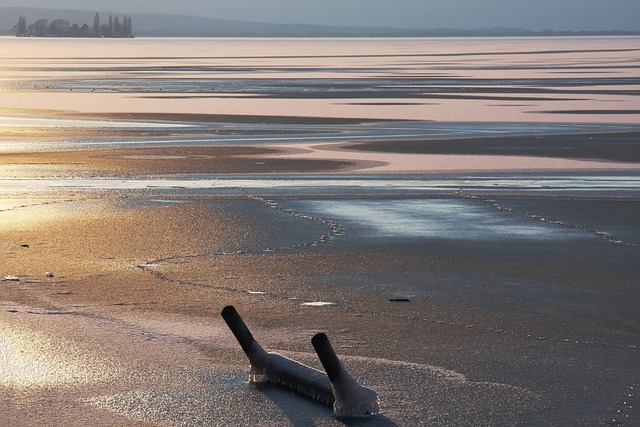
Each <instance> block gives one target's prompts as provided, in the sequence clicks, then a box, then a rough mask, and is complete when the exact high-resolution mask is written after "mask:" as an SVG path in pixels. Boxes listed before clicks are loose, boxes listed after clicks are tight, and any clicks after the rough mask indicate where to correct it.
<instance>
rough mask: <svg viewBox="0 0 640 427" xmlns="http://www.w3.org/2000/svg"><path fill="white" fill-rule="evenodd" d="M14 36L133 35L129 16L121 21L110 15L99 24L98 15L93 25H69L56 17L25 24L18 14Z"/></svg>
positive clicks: (94, 18) (25, 20)
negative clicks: (53, 19) (105, 21)
mask: <svg viewBox="0 0 640 427" xmlns="http://www.w3.org/2000/svg"><path fill="white" fill-rule="evenodd" d="M14 30H15V32H16V37H27V36H32V37H120V38H123V37H127V38H130V37H133V27H132V25H131V18H129V17H127V16H124V17H123V18H122V21H120V18H119V17H118V16H115V18H114V16H113V15H110V16H109V21H108V23H107V24H102V25H101V24H100V15H98V14H97V13H96V14H95V16H94V17H93V27H89V25H87V24H83V25H82V26H79V25H78V24H77V23H74V24H73V25H71V24H70V23H69V21H67V20H66V19H56V20H55V21H53V22H51V24H49V21H48V20H47V19H38V20H37V21H36V22H34V23H33V24H31V25H27V19H26V18H25V17H24V16H20V18H19V19H18V24H17V25H16V26H15V27H14Z"/></svg>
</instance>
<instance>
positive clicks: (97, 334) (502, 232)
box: [0, 38, 640, 426]
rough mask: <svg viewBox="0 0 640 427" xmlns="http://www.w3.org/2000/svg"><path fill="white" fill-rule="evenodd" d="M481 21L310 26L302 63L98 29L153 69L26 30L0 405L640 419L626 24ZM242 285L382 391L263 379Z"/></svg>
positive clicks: (6, 240)
mask: <svg viewBox="0 0 640 427" xmlns="http://www.w3.org/2000/svg"><path fill="white" fill-rule="evenodd" d="M471 41H472V42H473V43H472V44H470V45H465V46H463V47H460V46H458V45H457V44H456V43H459V41H450V40H445V41H433V42H432V43H433V44H432V45H426V44H424V43H422V42H421V41H416V40H383V41H380V42H379V43H380V45H377V46H375V48H374V47H373V46H372V45H370V44H367V43H364V44H363V43H362V41H359V40H353V41H349V40H346V41H345V40H342V41H340V42H339V43H337V44H335V43H329V42H328V41H322V40H320V41H306V42H304V43H308V44H310V45H312V46H313V48H314V49H316V50H314V51H313V52H315V55H317V56H314V55H309V56H308V57H306V56H305V58H302V59H304V61H303V62H302V63H298V62H297V61H301V60H302V59H301V58H299V57H295V58H294V57H289V56H286V55H284V54H282V53H281V52H280V53H278V52H276V53H278V54H274V56H270V54H269V52H268V51H265V52H263V50H264V48H265V44H264V43H266V42H267V41H262V40H256V41H247V40H228V41H220V42H219V44H220V45H221V46H222V47H225V46H226V48H228V49H230V51H231V52H233V51H234V50H233V49H234V48H235V47H237V45H238V44H240V45H241V46H244V47H245V48H246V47H247V46H249V47H251V49H255V52H257V53H255V52H254V53H255V54H254V55H249V57H247V58H244V57H233V58H232V57H231V56H229V57H227V56H223V58H227V59H220V54H219V53H218V52H217V51H215V52H214V50H213V49H214V47H213V46H212V45H211V44H210V43H209V41H208V40H191V41H187V42H188V43H190V44H191V45H190V46H192V47H194V48H197V49H205V50H206V51H207V52H209V53H210V55H208V56H203V57H202V58H200V59H199V61H203V63H200V62H198V64H197V66H196V65H193V64H192V65H189V64H187V62H189V61H193V60H194V58H182V56H184V55H185V52H186V51H185V50H184V48H183V43H185V42H184V41H182V40H166V41H163V42H162V44H160V43H159V42H158V41H154V40H135V41H134V42H133V43H134V44H136V45H138V46H137V47H135V46H134V45H133V44H132V45H127V46H129V47H127V48H124V47H123V46H122V45H120V46H112V45H110V44H107V45H106V46H105V49H106V50H105V51H104V52H106V53H105V55H107V56H109V58H110V60H112V61H115V63H118V64H120V65H121V66H122V67H123V68H122V69H123V70H129V71H132V72H135V73H147V74H145V76H147V77H149V74H148V73H155V72H157V71H158V70H161V71H162V72H163V73H165V74H163V75H161V76H158V75H154V78H142V79H131V78H130V76H131V74H128V73H121V72H115V71H114V69H112V68H110V67H111V66H112V64H111V63H109V64H108V66H106V65H104V64H103V63H102V62H100V61H101V60H100V59H97V58H95V57H94V56H92V55H93V52H94V50H93V48H92V46H91V45H86V44H84V42H81V41H77V42H76V44H74V48H77V49H79V50H74V53H73V55H71V54H62V53H60V55H61V58H60V61H61V64H67V66H66V67H62V66H61V67H59V68H57V69H56V70H53V71H52V70H50V69H49V67H48V62H47V61H44V60H41V59H37V58H39V55H41V53H38V51H37V49H41V48H42V46H43V44H44V45H46V44H47V43H49V41H28V40H27V41H25V45H26V47H25V49H24V50H20V52H19V53H16V54H14V56H15V58H13V59H11V60H8V62H7V63H6V65H5V68H3V70H0V72H1V73H5V74H4V76H5V82H4V84H5V86H6V91H7V93H9V94H10V95H11V96H9V97H8V98H6V99H4V100H3V105H1V106H0V108H3V109H2V110H0V111H1V112H2V116H0V119H1V121H0V192H1V196H0V279H1V281H0V417H1V419H2V420H3V422H5V423H6V424H7V425H18V426H19V425H25V426H26V425H29V426H32V425H68V426H85V425H87V424H92V425H96V426H156V425H158V426H164V425H188V426H207V425H220V426H224V425H229V426H231V425H233V426H237V425H257V426H281V425H293V426H299V425H322V426H339V425H380V426H393V425H402V426H404V425H407V426H409V425H411V426H413V425H434V426H435V425H437V426H441V425H456V426H458V425H606V424H611V425H634V424H637V423H638V420H640V413H639V412H638V411H639V410H638V408H640V406H639V398H638V387H640V369H639V368H640V366H639V365H640V362H639V361H640V358H639V357H638V345H639V338H640V328H639V325H640V318H639V316H640V314H639V311H638V306H639V305H640V292H639V289H638V283H637V282H638V277H640V266H639V265H638V262H637V259H638V251H639V245H640V226H639V223H638V218H640V190H639V188H640V180H639V178H638V170H639V169H640V163H638V160H639V159H638V157H637V153H638V150H637V146H638V123H637V120H636V119H635V115H634V114H635V113H634V108H631V106H630V105H631V104H632V103H633V102H634V100H635V98H632V97H633V95H634V94H635V93H636V90H637V88H636V87H635V86H634V85H637V82H636V80H634V78H635V77H634V76H633V75H632V74H633V70H632V69H631V71H629V69H626V68H625V69H620V70H618V71H619V74H617V77H616V78H611V79H609V78H600V77H599V76H609V74H608V73H609V71H610V70H611V69H612V67H614V66H613V65H611V64H619V63H620V58H619V57H618V56H619V55H632V54H633V53H634V50H633V49H632V48H629V49H628V50H624V49H620V48H619V47H618V45H619V44H621V43H622V44H624V45H625V46H631V45H632V44H633V43H632V41H629V40H627V39H621V40H617V39H615V38H614V39H609V38H607V39H604V40H600V39H591V38H590V39H588V40H583V39H576V41H566V40H560V39H555V40H554V41H553V42H549V43H552V45H553V46H552V47H549V46H544V47H541V46H540V45H539V43H541V42H540V41H536V40H511V39H509V40H503V41H493V40H489V41H487V40H484V41H475V40H471ZM295 42H296V43H301V41H295ZM0 43H5V44H6V43H8V41H7V40H0ZM245 43H248V45H245ZM269 43H272V44H273V46H276V47H277V49H283V51H287V49H289V48H290V47H291V46H292V45H294V44H295V43H294V41H290V42H289V41H286V42H285V41H270V42H269ZM327 43H329V44H328V45H326V46H325V44H327ZM397 43H400V44H401V45H402V46H405V48H407V49H409V50H408V51H409V52H412V53H411V54H408V55H407V56H406V57H405V56H403V55H398V54H396V47H397ZM474 43H478V44H477V45H476V44H474ZM594 43H598V46H595V45H594ZM254 45H255V46H254ZM574 45H575V46H574ZM149 46H152V47H153V48H154V49H158V51H161V52H168V53H167V54H162V55H158V56H154V57H152V58H151V57H150V58H147V57H145V56H144V55H142V56H140V55H141V53H140V52H142V50H140V49H141V47H144V48H145V49H146V50H144V51H145V52H146V51H147V50H149V49H148V48H149ZM256 46H257V47H256ZM269 46H270V44H269ZM282 46H284V47H286V48H287V49H284V47H282ZM425 46H426V47H425ZM633 46H635V44H633ZM45 47H46V46H45ZM109 47H111V48H113V50H108V49H107V48H109ZM116 47H117V49H116ZM569 47H571V49H569ZM363 48H366V50H365V51H362V49H363ZM596 48H597V49H596ZM30 49H31V50H30ZM34 49H35V50H34ZM82 49H86V52H85V51H83V50H82ZM122 49H125V51H124V52H122ZM274 49H276V48H275V47H274ZM277 49H276V50H277ZM336 49H338V51H336ZM380 49H382V53H384V52H386V54H384V55H378V53H379V52H380ZM385 49H386V50H385ZM430 49H434V51H433V52H432V51H431V50H430ZM451 49H454V52H457V53H453V54H452V51H451ZM503 49H506V50H507V52H510V53H509V54H508V55H503V54H501V53H499V52H502V50H503ZM594 49H596V50H597V51H598V52H599V54H600V59H599V61H600V62H598V64H594V63H593V61H592V54H593V51H594ZM149 51H153V52H156V51H154V50H149ZM28 52H32V53H29V55H31V56H28V57H29V58H35V59H32V61H31V62H30V67H31V68H29V70H30V72H31V73H33V77H34V78H33V79H20V78H17V77H15V75H18V73H17V71H15V70H16V69H17V68H16V67H23V66H24V65H23V64H22V62H23V60H24V58H22V56H21V55H26V54H27V53H28ZM33 52H35V53H33ZM83 52H84V53H83ZM132 52H133V53H135V56H131V54H132ZM310 52H311V50H310ZM341 52H342V53H341ZM354 52H355V53H354ZM367 52H368V53H367ZM497 52H498V53H497ZM368 54H370V55H371V57H369V56H367V55H368ZM387 54H388V55H387ZM65 55H67V56H65ZM68 55H71V56H68ZM78 55H80V56H82V55H84V56H86V59H87V61H88V62H87V63H86V64H92V65H93V68H92V67H90V66H86V64H84V65H83V66H80V65H78V64H77V63H76V62H75V61H76V60H75V59H73V58H77V56H78ZM332 55H335V56H332ZM539 55H545V57H546V55H550V56H551V57H553V60H550V61H549V62H550V65H549V67H548V69H546V70H542V71H541V70H538V69H536V70H533V71H532V70H531V69H530V68H529V67H528V66H527V64H531V63H535V64H538V63H539V59H540V58H539ZM257 57H259V58H260V59H261V60H262V61H263V62H261V63H260V64H261V65H260V66H256V65H255V63H254V61H255V60H256V58H257ZM328 57H331V58H332V61H334V62H332V64H334V66H332V67H328V68H322V67H321V66H320V65H323V66H324V64H326V63H327V58H328ZM158 58H161V62H162V64H160V63H158V61H160V59H158ZM229 58H232V63H227V62H224V61H231V59H229ZM390 58H391V59H390ZM505 58H506V60H505ZM559 58H562V59H559ZM565 58H566V59H565ZM437 60H442V61H444V62H443V63H442V64H440V65H438V68H437V69H433V70H431V69H424V64H433V63H436V62H437ZM454 60H455V61H454ZM468 60H473V61H474V63H475V64H476V65H478V64H481V63H484V64H485V65H486V67H474V68H473V70H474V71H473V70H470V68H469V67H467V66H466V64H467V63H466V62H465V61H468ZM633 60H634V59H633V58H632V59H631V61H633ZM140 61H142V62H144V64H142V65H139V62H140ZM185 61H186V62H185ZM220 61H222V62H220ZM389 61H394V62H393V63H394V64H395V65H394V66H393V67H390V65H389ZM434 61H436V62H434ZM451 61H453V62H451ZM496 61H497V62H496ZM501 61H502V62H501ZM609 61H611V62H609ZM635 61H636V62H637V59H635ZM316 62H317V63H316ZM582 63H584V64H586V65H585V66H588V67H590V68H589V69H590V70H591V72H592V75H591V77H590V78H591V86H593V87H597V88H598V89H597V90H591V89H590V87H591V86H588V85H585V84H584V81H585V77H584V75H582V74H581V73H579V72H576V71H575V69H574V67H576V64H582ZM176 64H179V68H176V67H173V66H174V65H176ZM238 64H244V65H245V67H244V68H242V69H241V68H239V67H238ZM269 64H270V65H269ZM283 64H286V65H288V66H289V68H286V67H285V68H283ZM489 64H490V65H491V67H490V68H487V67H488V65H489ZM518 64H519V65H518ZM187 65H189V66H187ZM165 66H166V67H167V68H162V67H165ZM12 67H13V68H12ZM101 67H102V68H101ZM158 67H160V68H158ZM598 67H601V68H602V69H600V68H598ZM103 68H104V69H103ZM287 70H288V71H287ZM50 72H52V73H54V75H53V76H52V77H51V76H49V75H48V73H50ZM212 72H215V73H217V74H216V78H212V77H211V75H210V74H208V73H212ZM266 72H269V73H273V75H271V76H270V77H268V78H256V77H264V73H266ZM407 72H410V73H412V74H413V77H412V78H411V79H407V78H406V76H407ZM558 72H565V73H575V75H574V74H570V75H569V76H568V77H567V78H566V79H558V78H557V74H558ZM92 73H97V74H96V75H93V74H92ZM183 73H196V74H197V75H195V76H194V75H192V74H189V75H185V74H183ZM238 73H240V76H238ZM278 73H280V74H278ZM474 73H476V74H474ZM514 73H515V74H516V75H514ZM294 74H295V75H294ZM309 74H311V77H309ZM354 74H357V75H354ZM452 74H455V78H452ZM107 75H108V76H109V78H104V77H105V76H107ZM43 76H47V79H45V78H44V77H43ZM301 76H302V77H305V78H300V77H301ZM78 77H81V78H78ZM328 77H330V78H328ZM296 79H297V80H296ZM504 79H512V80H513V81H511V80H509V82H510V83H511V85H507V86H504V84H506V83H500V85H498V84H497V82H503V81H507V80H504ZM577 81H579V82H580V84H581V85H582V86H580V87H576V86H575V84H576V82H577ZM296 82H297V83H296ZM447 82H448V83H447ZM125 83H126V84H125ZM408 83H411V84H410V85H409V84H408ZM445 83H446V84H445ZM476 83H480V84H476ZM534 84H535V85H537V87H538V89H537V90H535V91H534V92H535V93H533V95H532V96H530V94H531V93H532V90H531V86H532V85H534ZM601 86H604V87H601ZM69 88H73V89H74V90H73V91H71V90H69ZM159 88H160V89H159ZM469 88H471V89H473V90H471V91H470V95H465V94H462V93H459V92H461V91H465V90H467V89H469ZM514 88H515V89H517V90H516V92H515V95H512V93H513V92H512V91H513V90H514ZM161 89H162V90H161ZM427 89H429V90H431V92H435V93H434V94H433V96H430V95H429V93H430V92H429V90H427ZM94 90H95V93H94V92H93V91H94ZM365 90H367V91H368V92H367V93H366V94H365V93H363V91H365ZM469 90H470V89H469ZM261 91H262V92H261ZM309 91H311V93H309ZM510 91H511V92H510ZM72 92H73V93H72ZM161 92H162V93H161ZM454 92H455V93H454ZM261 93H262V95H263V96H261ZM456 93H458V95H456ZM216 94H217V95H216ZM14 95H15V96H14ZM205 95H206V96H205ZM454 95H455V96H454ZM542 95H543V96H542ZM215 96H218V97H219V98H218V101H220V102H211V104H209V102H210V101H211V99H210V98H209V97H215ZM354 97H355V98H354ZM365 98H366V99H365ZM374 98H378V99H377V100H376V99H374ZM578 98H579V99H578ZM248 99H250V101H247V100H248ZM40 101H42V105H41V104H40ZM61 101H64V102H61ZM309 101H318V102H317V103H316V102H313V103H311V104H308V103H307V102H309ZM506 101H509V102H506ZM604 101H606V102H604ZM458 102H462V104H460V103H458ZM496 102H500V104H496ZM461 105H464V106H465V108H464V109H462V108H459V109H458V110H456V108H458V107H460V106H461ZM603 106H609V107H610V108H611V110H606V109H605V108H604V107H603ZM36 107H37V108H39V109H36ZM54 107H55V108H54ZM72 107H73V108H74V109H75V111H71V108H72ZM76 107H77V108H76ZM449 107H452V108H453V110H451V111H459V112H460V117H457V119H456V120H451V119H446V118H447V117H450V111H449V110H448V108H449ZM62 108H64V109H65V110H62ZM209 109H210V110H211V111H208V110H209ZM558 110H562V111H564V112H563V113H562V114H559V113H550V111H558ZM605 110H606V111H610V112H611V113H610V114H605V112H606V111H605ZM309 111H312V112H313V114H311V115H310V114H307V113H308V112H309ZM505 111H508V112H510V113H512V114H514V117H515V119H513V118H512V117H509V118H507V117H503V116H501V115H500V112H505ZM532 111H540V112H541V113H535V112H532ZM360 112H366V114H362V115H360V114H359V113H360ZM543 112H546V113H543ZM383 116H388V117H383ZM465 117H466V118H469V117H471V118H472V119H471V120H469V121H465V120H464V118H465ZM531 117H536V118H537V119H536V120H530V118H531ZM623 118H624V119H623ZM498 119H499V120H500V121H497V120H498ZM227 305H233V306H235V307H236V308H237V310H238V312H239V313H240V314H241V315H242V316H243V318H244V320H245V322H246V323H247V325H248V326H249V328H250V329H251V331H252V333H253V335H254V337H255V338H256V339H257V340H258V341H259V342H260V343H261V344H262V346H263V347H264V348H265V349H267V350H269V351H274V352H278V353H281V354H283V355H285V356H287V357H290V358H293V359H295V360H298V361H300V362H301V363H305V364H308V365H310V366H313V367H315V368H317V369H322V366H321V364H320V362H319V360H318V357H317V356H316V354H315V352H314V351H313V348H312V346H311V337H312V336H313V335H314V334H315V333H317V332H325V333H326V334H327V335H328V337H329V339H330V340H331V342H332V344H333V346H334V348H335V349H336V351H337V354H338V356H339V357H340V359H341V360H342V362H343V363H344V365H345V367H346V368H347V369H348V370H349V372H350V373H351V374H352V375H353V377H354V378H356V379H357V380H358V381H359V382H361V383H362V384H365V385H366V386H367V387H370V388H372V389H374V390H376V392H377V393H378V395H379V397H380V399H381V409H382V414H380V415H378V416H375V417H371V418H367V419H364V420H352V419H343V418H337V417H335V416H334V414H333V412H332V410H331V408H330V407H329V406H325V405H323V404H320V403H317V402H315V401H313V400H310V399H307V398H305V397H302V396H301V395H298V394H296V393H294V392H292V391H290V390H286V389H281V388H279V387H275V386H271V385H268V384H252V383H249V382H248V372H249V363H248V360H247V358H246V357H245V355H244V354H243V352H242V350H241V348H240V345H239V344H238V342H237V341H236V340H235V338H234V337H233V335H232V333H231V332H230V331H229V330H228V328H227V326H226V325H225V323H224V321H223V319H222V318H221V316H220V312H221V310H222V309H223V307H225V306H227Z"/></svg>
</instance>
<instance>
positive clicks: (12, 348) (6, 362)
mask: <svg viewBox="0 0 640 427" xmlns="http://www.w3.org/2000/svg"><path fill="white" fill-rule="evenodd" d="M42 315H47V314H46V313H43V314H42ZM113 372H114V366H113V364H112V363H109V362H108V361H107V360H98V359H96V358H95V357H91V356H89V355H88V354H86V353H85V352H84V351H83V350H82V349H81V348H79V347H77V346H76V345H74V344H73V343H72V342H69V341H66V340H63V339H60V338H57V337H49V336H46V335H44V334H42V333H39V332H36V331H33V330H27V329H22V328H20V327H16V326H13V325H11V324H9V323H0V373H1V375H0V386H3V387H23V388H26V387H30V388H32V387H60V386H66V385H72V384H77V383H87V382H95V381H104V380H106V379H108V378H109V377H111V376H112V375H113Z"/></svg>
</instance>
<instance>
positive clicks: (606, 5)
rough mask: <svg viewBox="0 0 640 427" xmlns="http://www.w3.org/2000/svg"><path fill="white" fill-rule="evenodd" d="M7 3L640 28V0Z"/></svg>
mask: <svg viewBox="0 0 640 427" xmlns="http://www.w3.org/2000/svg"><path fill="white" fill-rule="evenodd" d="M2 6H22V7H44V8H56V9H80V10H89V11H100V12H114V13H129V14H132V13H162V14H179V15H192V16H206V17H212V18H223V19H233V20H242V21H259V22H274V23H291V24H322V25H356V26H392V27H402V28H442V27H446V28H453V27H455V28H486V27H491V26H502V27H523V28H527V29H531V30H541V29H545V28H548V29H553V30H564V29H566V30H580V29H587V30H618V29H626V30H640V0H180V1H175V0H108V1H104V0H0V7H2Z"/></svg>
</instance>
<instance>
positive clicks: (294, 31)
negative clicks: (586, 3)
mask: <svg viewBox="0 0 640 427" xmlns="http://www.w3.org/2000/svg"><path fill="white" fill-rule="evenodd" d="M98 13H99V15H100V19H101V22H103V23H104V22H106V20H107V19H108V18H109V15H113V16H114V17H115V16H120V17H121V18H122V17H123V16H124V15H125V14H122V13H117V12H109V11H98ZM95 14H96V11H83V10H64V9H41V8H23V7H1V8H0V34H3V35H13V34H15V31H14V27H15V25H16V24H17V23H18V18H19V17H20V16H24V17H25V18H26V19H27V23H28V24H31V23H33V22H35V21H36V20H38V19H41V18H42V19H48V20H49V22H51V21H54V20H56V19H66V20H67V21H69V22H70V23H71V24H74V23H75V24H78V25H79V26H82V25H83V24H87V25H89V26H91V25H92V24H93V18H94V16H95ZM126 15H127V16H128V17H130V18H131V20H132V25H133V33H134V35H136V36H140V37H450V36H527V35H541V34H542V35H553V34H555V35H566V34H573V33H549V32H547V33H535V32H531V31H528V30H525V29H521V28H502V27H493V28H487V29H478V30H458V29H446V28H444V29H405V28H378V27H331V26H323V25H305V24H300V25H293V24H269V23H263V22H246V21H231V20H226V19H215V18H203V17H196V16H182V15H154V14H126ZM579 34H601V33H579ZM606 34H612V33H611V32H607V33H606ZM613 34H617V33H615V32H614V33H613ZM621 34H622V33H621ZM626 34H630V33H626ZM635 34H640V33H638V32H636V33H635Z"/></svg>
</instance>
